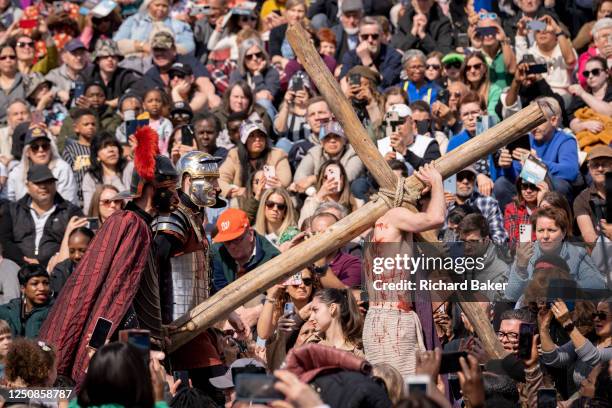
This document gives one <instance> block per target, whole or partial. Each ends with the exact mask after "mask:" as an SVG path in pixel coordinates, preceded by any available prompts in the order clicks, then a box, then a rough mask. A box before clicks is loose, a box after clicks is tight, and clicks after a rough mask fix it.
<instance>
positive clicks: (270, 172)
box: [263, 164, 276, 188]
mask: <svg viewBox="0 0 612 408" xmlns="http://www.w3.org/2000/svg"><path fill="white" fill-rule="evenodd" d="M263 172H264V176H265V177H266V185H265V186H264V188H272V186H271V185H270V184H268V181H267V180H268V179H270V178H272V177H276V168H275V167H274V166H270V165H268V164H264V166H263Z"/></svg>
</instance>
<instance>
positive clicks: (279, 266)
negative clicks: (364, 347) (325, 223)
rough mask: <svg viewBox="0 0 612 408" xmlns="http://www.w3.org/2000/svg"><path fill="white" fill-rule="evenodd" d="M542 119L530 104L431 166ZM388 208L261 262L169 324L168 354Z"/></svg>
mask: <svg viewBox="0 0 612 408" xmlns="http://www.w3.org/2000/svg"><path fill="white" fill-rule="evenodd" d="M544 121H545V115H544V112H543V111H542V109H541V108H540V106H539V105H535V104H534V105H530V106H528V107H527V108H525V109H523V110H522V111H521V112H519V113H517V114H516V115H514V116H512V117H510V118H508V119H506V120H505V121H503V122H501V123H500V124H498V125H497V126H495V127H493V128H491V129H489V130H488V131H486V132H485V133H483V134H482V135H480V136H478V137H475V138H474V139H473V140H470V141H469V142H467V143H466V144H465V145H463V146H461V147H460V148H458V149H456V150H453V151H452V152H449V153H447V154H446V155H444V156H443V157H441V158H440V159H438V160H437V161H436V162H435V166H436V168H438V169H439V170H440V172H441V173H442V176H443V177H448V176H450V175H452V174H454V173H456V172H457V171H459V170H461V169H463V168H464V167H466V166H468V165H470V164H471V163H474V162H475V161H476V160H478V159H479V158H481V157H483V156H485V155H486V154H488V153H489V152H492V151H494V150H496V149H498V148H499V147H501V146H504V145H506V144H508V143H510V142H511V141H513V140H515V139H517V138H518V137H520V136H522V135H523V134H525V133H526V132H528V131H530V130H531V129H533V128H535V127H536V126H538V125H540V124H541V123H543V122H544ZM405 185H406V186H407V187H408V188H409V189H410V190H409V191H408V192H409V193H410V194H411V195H412V196H415V197H416V196H417V195H418V193H419V191H420V190H421V188H422V184H421V182H420V181H419V180H418V179H417V178H416V177H414V176H412V177H409V178H408V179H406V184H405ZM387 210H388V208H387V206H386V204H385V203H384V202H382V201H381V200H377V201H374V202H369V203H367V204H366V205H364V206H363V207H362V208H360V209H359V210H357V211H355V212H354V213H352V214H349V215H348V216H347V217H346V218H344V219H342V220H340V221H339V222H338V223H336V224H334V225H332V226H331V227H330V228H329V229H328V230H327V231H326V232H325V233H323V234H320V235H318V236H317V238H316V239H311V240H309V241H306V242H304V243H302V244H300V245H298V246H296V247H294V248H292V249H290V250H289V251H287V252H284V253H283V254H281V255H279V256H277V257H276V258H274V259H272V260H270V261H268V262H266V264H265V265H262V266H260V267H258V268H256V269H255V270H253V271H251V272H249V273H248V274H246V275H245V276H243V277H241V278H239V279H237V280H236V281H234V282H232V283H230V284H229V285H228V286H226V287H225V288H223V289H222V290H221V291H219V292H218V293H216V294H215V295H214V296H211V297H210V298H209V299H207V300H206V301H205V302H203V303H201V304H200V305H198V306H197V307H195V308H194V309H193V310H191V311H190V312H189V313H187V314H186V315H184V316H182V317H181V318H179V319H178V320H176V321H175V322H174V323H173V326H176V327H177V328H178V329H177V330H175V331H174V332H173V333H171V337H172V345H171V347H170V348H171V350H175V349H176V348H177V347H179V346H181V345H183V344H185V343H187V342H188V341H189V340H191V339H193V338H194V337H195V336H197V335H198V334H199V333H200V332H202V331H203V330H205V329H206V328H207V327H210V326H212V325H213V324H214V323H216V322H218V321H220V320H223V319H225V318H226V316H227V315H228V314H229V313H230V312H231V311H233V310H235V309H236V308H238V307H240V306H241V305H242V304H244V303H245V302H246V301H248V300H250V299H252V298H253V297H254V296H256V295H257V294H260V293H263V292H264V291H265V290H266V289H268V288H270V287H271V286H273V285H274V284H276V283H279V282H281V281H282V280H283V279H285V278H286V277H288V276H289V275H291V274H293V273H295V272H297V271H300V270H301V269H303V268H304V267H306V266H308V265H310V264H311V263H312V262H313V261H314V260H316V259H320V258H322V257H323V256H325V255H326V254H327V253H329V252H331V251H332V250H334V249H337V248H340V247H342V246H343V245H344V244H345V243H346V242H348V241H350V240H351V239H353V238H354V237H355V236H357V235H359V234H361V233H362V232H363V231H365V230H366V229H368V228H370V227H371V226H372V225H373V223H374V222H375V221H376V220H377V219H378V218H380V217H381V216H382V215H383V214H384V213H385V212H386V211H387ZM463 310H464V311H466V314H467V315H468V318H470V322H472V323H473V324H474V327H478V326H479V321H482V320H481V319H474V320H472V318H471V317H470V314H469V313H470V309H469V308H466V309H463ZM475 313H477V312H475ZM489 327H490V325H489ZM478 330H480V328H477V332H478ZM491 331H492V329H490V330H488V331H487V328H486V327H483V328H482V330H481V332H482V333H487V332H489V334H490V332H491ZM479 335H480V333H479ZM481 338H491V336H481ZM486 347H487V349H495V346H492V347H489V346H486Z"/></svg>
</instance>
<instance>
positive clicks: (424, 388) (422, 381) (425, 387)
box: [404, 374, 431, 395]
mask: <svg viewBox="0 0 612 408" xmlns="http://www.w3.org/2000/svg"><path fill="white" fill-rule="evenodd" d="M404 383H405V384H406V391H407V392H408V394H409V395H410V394H423V395H428V394H429V390H430V387H431V378H430V377H429V376H428V375H422V374H420V375H409V376H407V377H406V378H405V380H404Z"/></svg>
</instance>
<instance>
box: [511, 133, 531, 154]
mask: <svg viewBox="0 0 612 408" xmlns="http://www.w3.org/2000/svg"><path fill="white" fill-rule="evenodd" d="M519 147H520V148H521V149H525V150H531V142H530V141H529V135H523V136H521V137H519V138H518V139H516V140H515V141H513V142H510V143H508V146H506V149H508V150H509V151H510V154H512V152H513V151H514V149H516V148H519Z"/></svg>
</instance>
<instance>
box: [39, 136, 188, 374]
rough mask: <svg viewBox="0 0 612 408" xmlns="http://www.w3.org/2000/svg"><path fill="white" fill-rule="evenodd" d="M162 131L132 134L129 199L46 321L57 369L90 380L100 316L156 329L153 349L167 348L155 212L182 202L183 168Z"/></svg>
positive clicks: (118, 325) (116, 326)
mask: <svg viewBox="0 0 612 408" xmlns="http://www.w3.org/2000/svg"><path fill="white" fill-rule="evenodd" d="M157 137H158V136H157V133H156V132H155V131H154V130H153V129H151V128H150V127H149V126H144V127H142V128H140V129H138V130H137V131H136V133H135V134H134V135H133V136H131V137H130V138H131V142H132V143H133V144H134V145H135V148H134V172H133V174H132V182H131V185H130V190H129V191H126V192H122V193H120V194H118V195H117V198H123V199H129V200H130V201H129V202H128V203H127V205H126V207H125V209H124V210H122V211H116V212H115V213H113V215H112V216H110V217H109V218H108V219H107V220H106V221H105V222H104V224H102V227H101V228H100V230H99V231H98V233H97V234H96V236H95V237H94V239H93V241H92V242H91V244H90V246H89V248H88V250H87V252H86V253H85V255H84V256H83V258H82V259H81V261H80V262H79V265H78V267H77V268H76V270H75V271H74V272H73V274H72V275H71V276H70V277H69V278H68V280H67V281H66V284H65V286H64V288H63V289H62V292H61V293H60V295H59V297H58V299H57V301H56V303H55V305H54V307H53V308H52V309H51V311H50V313H49V316H48V318H47V320H46V321H45V323H44V324H43V326H42V328H41V331H40V338H41V339H42V340H44V341H46V342H47V343H50V344H52V345H54V346H55V349H56V350H57V355H58V358H57V371H58V373H59V374H62V375H66V376H69V377H71V378H72V379H74V380H75V381H76V382H77V384H80V382H81V381H82V380H83V378H84V374H85V369H86V367H87V365H88V360H89V356H88V352H87V351H88V350H87V342H88V337H89V335H91V333H92V332H93V329H94V327H95V325H96V322H97V320H98V318H99V317H103V318H105V319H108V320H110V321H111V322H113V326H112V329H111V333H110V334H109V337H112V336H113V335H114V333H115V332H116V331H117V330H121V329H125V328H141V329H147V330H150V332H151V342H152V347H157V348H161V349H163V348H164V347H163V346H164V340H165V338H166V336H167V334H166V333H165V328H164V327H163V326H162V317H161V315H162V312H161V311H162V302H161V296H160V283H159V282H160V279H159V268H158V264H157V254H156V252H157V251H156V248H155V243H154V240H153V232H152V230H151V224H152V222H153V219H154V217H155V216H157V215H160V214H170V213H171V212H173V211H174V210H175V209H176V207H177V206H178V197H177V194H176V183H177V173H176V170H175V169H174V166H173V165H172V162H171V161H170V159H168V158H167V157H165V156H162V155H160V154H159V148H158V143H157Z"/></svg>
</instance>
